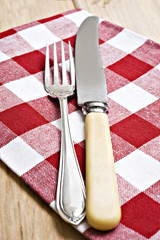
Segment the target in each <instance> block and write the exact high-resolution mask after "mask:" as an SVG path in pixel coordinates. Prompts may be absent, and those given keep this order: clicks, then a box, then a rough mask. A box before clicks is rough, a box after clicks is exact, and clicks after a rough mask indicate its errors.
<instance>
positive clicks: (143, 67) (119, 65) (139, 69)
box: [108, 55, 153, 82]
mask: <svg viewBox="0 0 160 240" xmlns="http://www.w3.org/2000/svg"><path fill="white" fill-rule="evenodd" d="M108 68H109V69H110V70H112V71H113V72H115V73H117V74H119V75H120V76H122V77H124V78H126V79H128V80H129V81H131V82H132V81H134V80H135V79H137V78H138V77H140V76H142V75H143V74H145V73H146V72H148V71H149V70H151V69H152V68H153V67H152V66H151V65H149V64H147V63H145V62H143V61H141V60H139V59H137V58H136V57H133V56H131V55H127V56H126V57H124V58H122V59H121V60H119V61H118V62H116V63H113V64H112V65H110V66H109V67H108Z"/></svg>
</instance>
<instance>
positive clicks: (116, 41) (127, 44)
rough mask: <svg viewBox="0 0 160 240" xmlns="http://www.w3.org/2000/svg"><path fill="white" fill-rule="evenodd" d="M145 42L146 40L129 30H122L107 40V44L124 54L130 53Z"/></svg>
mask: <svg viewBox="0 0 160 240" xmlns="http://www.w3.org/2000/svg"><path fill="white" fill-rule="evenodd" d="M146 40H147V38H145V37H143V36H141V35H139V34H137V33H134V32H132V31H130V30H127V29H124V30H122V31H121V32H120V33H119V34H117V35H116V36H115V37H113V38H111V39H110V40H108V41H107V43H109V44H111V45H112V46H114V47H116V48H119V49H121V50H122V51H124V52H126V53H131V52H133V51H134V50H135V49H137V48H138V47H140V46H141V45H142V44H143V43H145V41H146Z"/></svg>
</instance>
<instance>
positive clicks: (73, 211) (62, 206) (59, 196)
mask: <svg viewBox="0 0 160 240" xmlns="http://www.w3.org/2000/svg"><path fill="white" fill-rule="evenodd" d="M59 102H60V109H61V153H60V164H59V173H58V183H57V193H56V208H57V211H58V213H59V214H60V216H61V217H62V218H63V219H64V220H65V221H67V222H69V223H71V224H74V225H78V224H79V223H80V222H81V221H82V220H83V218H84V217H85V198H86V196H85V186H84V181H83V178H82V175H81V171H80V168H79V164H78V160H77V157H76V153H75V150H74V145H73V141H72V137H71V132H70V126H69V120H68V105H67V98H66V97H59Z"/></svg>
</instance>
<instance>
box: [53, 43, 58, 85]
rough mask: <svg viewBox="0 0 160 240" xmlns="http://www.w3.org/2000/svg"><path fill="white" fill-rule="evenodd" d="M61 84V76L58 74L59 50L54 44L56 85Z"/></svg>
mask: <svg viewBox="0 0 160 240" xmlns="http://www.w3.org/2000/svg"><path fill="white" fill-rule="evenodd" d="M58 83H59V74H58V61H57V48H56V43H54V84H55V85H57V84H58Z"/></svg>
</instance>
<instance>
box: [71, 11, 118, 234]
mask: <svg viewBox="0 0 160 240" xmlns="http://www.w3.org/2000/svg"><path fill="white" fill-rule="evenodd" d="M98 26H99V19H98V18H97V17H95V16H91V17H88V18H87V19H86V20H84V22H83V23H82V25H81V26H80V28H79V30H78V34H77V37H76V45H75V66H76V83H77V97H78V104H79V105H80V106H82V109H83V112H85V114H86V119H85V123H86V129H85V132H86V139H85V141H86V217H87V220H88V222H89V224H90V225H91V226H92V227H93V228H95V229H98V230H111V229H113V228H115V227H116V226H117V225H118V223H119V222H120V218H121V209H120V203H119V196H118V187H117V180H116V174H115V168H114V158H113V150H112V143H111V137H110V130H109V122H108V116H107V114H106V113H105V112H106V110H107V92H106V79H105V74H104V70H103V66H102V63H101V57H100V52H99V38H98Z"/></svg>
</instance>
